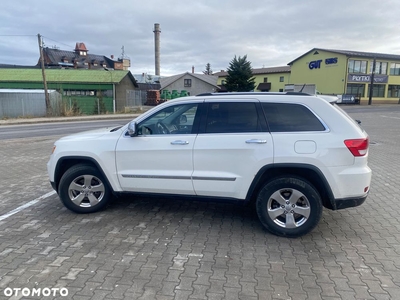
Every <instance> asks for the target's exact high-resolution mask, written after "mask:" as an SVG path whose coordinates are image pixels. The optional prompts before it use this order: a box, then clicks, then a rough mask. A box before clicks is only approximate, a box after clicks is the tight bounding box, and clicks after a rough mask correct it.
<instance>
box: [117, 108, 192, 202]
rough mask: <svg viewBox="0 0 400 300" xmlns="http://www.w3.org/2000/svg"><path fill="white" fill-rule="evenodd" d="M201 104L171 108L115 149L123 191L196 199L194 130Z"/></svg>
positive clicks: (147, 121)
mask: <svg viewBox="0 0 400 300" xmlns="http://www.w3.org/2000/svg"><path fill="white" fill-rule="evenodd" d="M198 106H199V103H190V104H179V103H178V104H175V105H170V106H168V107H166V108H164V109H162V110H160V111H158V112H155V113H154V114H153V115H151V116H149V117H148V118H146V119H144V120H143V121H141V122H140V123H139V124H137V132H138V135H137V136H134V137H130V136H129V135H127V134H126V135H125V136H123V137H121V138H120V140H119V141H118V144H117V146H116V165H117V173H118V179H119V182H120V185H121V188H122V189H123V190H124V191H134V192H148V193H174V194H187V195H193V194H194V190H193V184H192V180H191V175H192V172H193V145H194V141H195V139H196V134H195V133H194V132H195V131H197V129H194V127H193V126H194V124H196V115H197V108H198Z"/></svg>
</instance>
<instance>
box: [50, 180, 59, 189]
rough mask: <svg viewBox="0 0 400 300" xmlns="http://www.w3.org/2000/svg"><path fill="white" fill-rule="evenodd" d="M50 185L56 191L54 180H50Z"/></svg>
mask: <svg viewBox="0 0 400 300" xmlns="http://www.w3.org/2000/svg"><path fill="white" fill-rule="evenodd" d="M50 184H51V187H52V188H53V190H55V191H56V192H58V191H57V187H56V183H55V182H54V181H50Z"/></svg>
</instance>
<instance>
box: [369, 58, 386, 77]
mask: <svg viewBox="0 0 400 300" xmlns="http://www.w3.org/2000/svg"><path fill="white" fill-rule="evenodd" d="M387 65H388V64H387V62H381V61H377V62H376V63H375V74H384V75H386V72H387ZM373 66H374V62H373V61H371V62H370V63H369V73H370V74H372V68H373Z"/></svg>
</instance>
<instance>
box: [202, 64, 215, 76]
mask: <svg viewBox="0 0 400 300" xmlns="http://www.w3.org/2000/svg"><path fill="white" fill-rule="evenodd" d="M203 74H205V75H212V74H213V71H212V70H211V65H210V63H207V64H206V69H205V70H204V71H203Z"/></svg>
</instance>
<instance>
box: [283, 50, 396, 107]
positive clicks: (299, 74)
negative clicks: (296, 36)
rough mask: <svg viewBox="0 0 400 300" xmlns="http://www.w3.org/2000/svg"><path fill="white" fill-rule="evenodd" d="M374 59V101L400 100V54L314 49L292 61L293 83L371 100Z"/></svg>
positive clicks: (291, 80)
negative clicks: (312, 85)
mask: <svg viewBox="0 0 400 300" xmlns="http://www.w3.org/2000/svg"><path fill="white" fill-rule="evenodd" d="M374 60H375V73H374V84H373V92H372V101H373V103H399V97H400V93H399V90H400V55H393V54H383V53H371V52H358V51H344V50H328V49H320V48H314V49H312V50H310V51H308V52H307V53H305V54H303V55H301V56H300V57H298V58H296V59H295V60H293V61H291V62H290V63H288V65H289V66H291V74H290V79H289V82H290V83H291V84H315V85H316V88H317V90H318V92H319V93H321V94H337V95H343V94H345V95H349V96H354V97H357V98H359V99H360V100H361V103H368V100H369V92H370V84H371V77H372V75H371V74H372V71H373V62H374Z"/></svg>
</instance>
